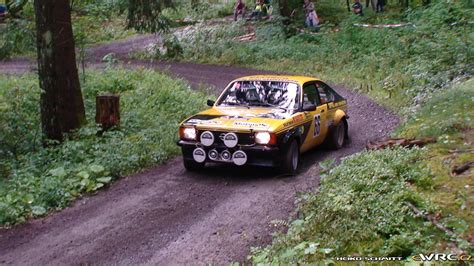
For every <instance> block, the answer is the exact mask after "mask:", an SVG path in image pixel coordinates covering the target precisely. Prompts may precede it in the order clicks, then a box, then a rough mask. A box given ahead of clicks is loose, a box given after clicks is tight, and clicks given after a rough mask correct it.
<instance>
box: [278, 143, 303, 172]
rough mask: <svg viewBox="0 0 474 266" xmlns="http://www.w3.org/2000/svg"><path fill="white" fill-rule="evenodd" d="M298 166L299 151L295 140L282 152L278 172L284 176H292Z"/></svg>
mask: <svg viewBox="0 0 474 266" xmlns="http://www.w3.org/2000/svg"><path fill="white" fill-rule="evenodd" d="M299 164H300V149H299V147H298V142H297V141H296V140H292V141H291V142H290V143H289V145H288V146H287V148H286V149H285V151H284V154H283V161H282V164H281V166H280V170H281V171H282V172H283V173H285V174H291V175H294V174H296V173H297V171H298V167H299Z"/></svg>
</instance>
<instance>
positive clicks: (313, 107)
mask: <svg viewBox="0 0 474 266" xmlns="http://www.w3.org/2000/svg"><path fill="white" fill-rule="evenodd" d="M316 108H317V106H316V104H312V103H309V104H305V105H303V111H305V112H313V111H316Z"/></svg>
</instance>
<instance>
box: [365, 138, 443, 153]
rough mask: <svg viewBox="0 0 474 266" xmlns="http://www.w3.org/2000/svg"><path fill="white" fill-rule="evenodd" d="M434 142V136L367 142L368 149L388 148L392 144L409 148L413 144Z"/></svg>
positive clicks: (419, 144)
mask: <svg viewBox="0 0 474 266" xmlns="http://www.w3.org/2000/svg"><path fill="white" fill-rule="evenodd" d="M434 142H436V139H435V138H423V139H413V138H411V139H406V138H384V139H381V140H376V141H369V143H367V146H366V147H367V149H368V150H381V149H385V148H390V147H394V146H402V147H407V148H411V147H413V146H419V147H421V146H424V145H426V144H428V143H434Z"/></svg>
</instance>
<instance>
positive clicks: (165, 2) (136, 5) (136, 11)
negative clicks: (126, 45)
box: [127, 0, 173, 33]
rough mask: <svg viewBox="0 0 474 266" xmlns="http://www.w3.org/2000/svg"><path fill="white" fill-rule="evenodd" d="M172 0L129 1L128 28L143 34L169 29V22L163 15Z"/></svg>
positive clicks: (171, 3)
mask: <svg viewBox="0 0 474 266" xmlns="http://www.w3.org/2000/svg"><path fill="white" fill-rule="evenodd" d="M171 6H173V1H172V0H128V7H127V9H128V15H127V22H128V24H127V27H128V28H133V29H135V30H137V31H141V32H153V33H155V32H162V31H167V30H168V29H169V24H170V23H169V20H168V18H166V17H165V16H163V15H162V14H161V11H162V10H163V8H165V7H171Z"/></svg>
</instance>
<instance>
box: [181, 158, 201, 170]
mask: <svg viewBox="0 0 474 266" xmlns="http://www.w3.org/2000/svg"><path fill="white" fill-rule="evenodd" d="M183 165H184V168H186V170H188V171H191V172H194V171H199V170H201V169H203V168H204V166H205V165H206V163H198V162H195V161H193V160H186V159H183Z"/></svg>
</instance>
